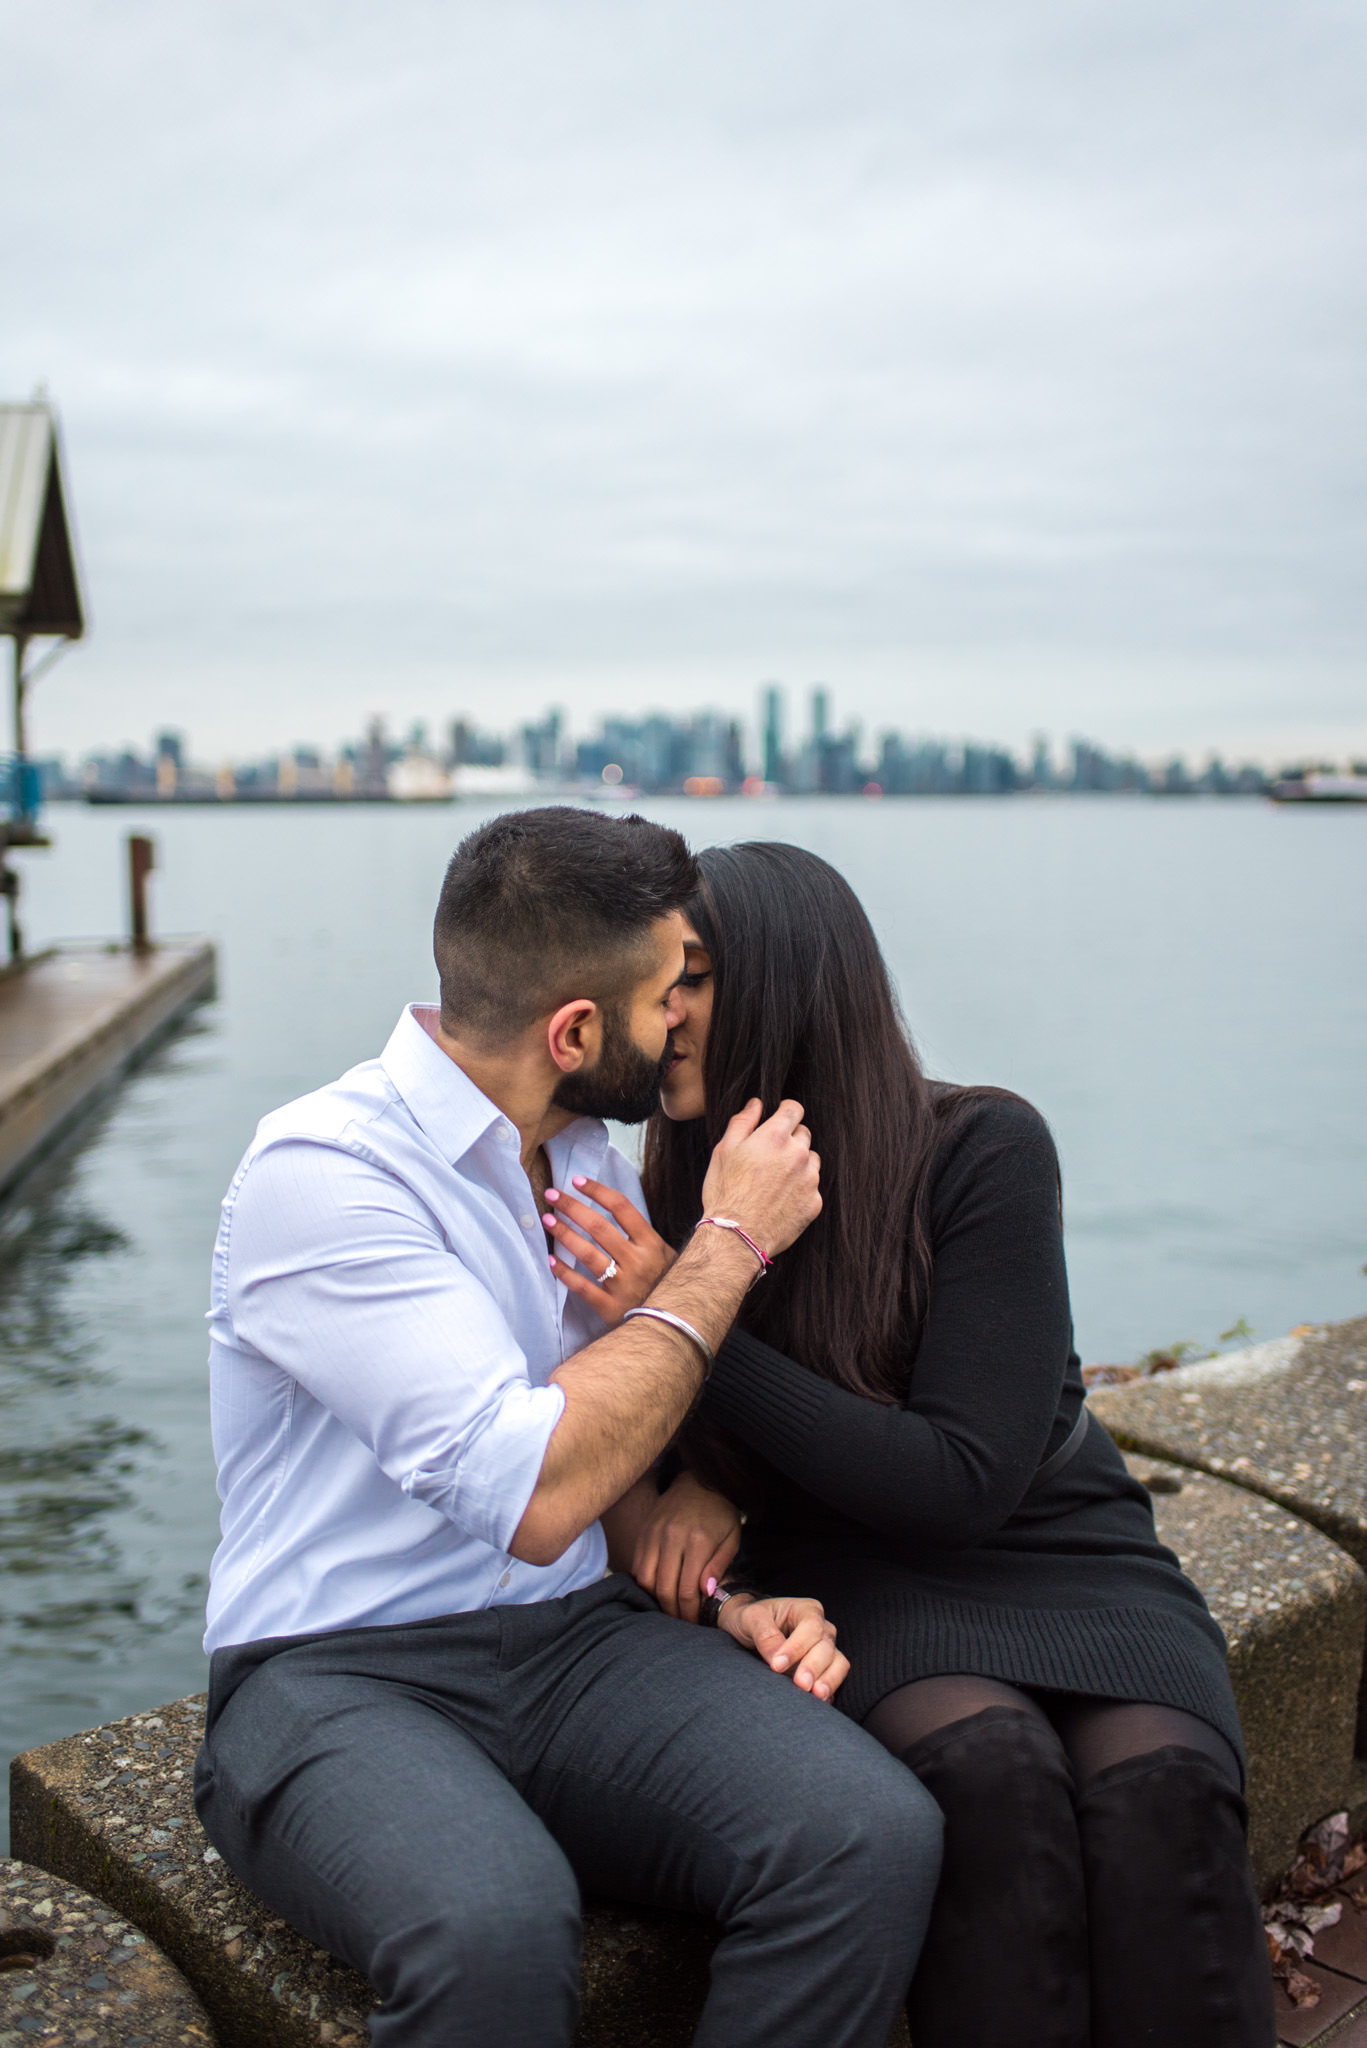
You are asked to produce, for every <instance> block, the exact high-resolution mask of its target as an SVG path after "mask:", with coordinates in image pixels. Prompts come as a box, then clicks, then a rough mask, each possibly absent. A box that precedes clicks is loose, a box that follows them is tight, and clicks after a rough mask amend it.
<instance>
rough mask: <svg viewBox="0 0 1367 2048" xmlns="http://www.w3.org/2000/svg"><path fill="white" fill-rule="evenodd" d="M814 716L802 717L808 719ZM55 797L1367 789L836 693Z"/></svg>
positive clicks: (461, 732) (133, 755)
mask: <svg viewBox="0 0 1367 2048" xmlns="http://www.w3.org/2000/svg"><path fill="white" fill-rule="evenodd" d="M799 716H800V714H799ZM40 766H41V770H42V774H43V780H44V785H45V790H46V793H47V795H48V796H49V797H69V796H74V795H79V794H87V793H91V792H94V793H96V794H100V795H111V794H116V793H118V794H123V795H132V794H134V793H138V792H142V793H145V794H147V795H149V796H162V797H172V796H179V797H181V798H184V797H185V796H187V795H191V794H198V795H200V796H203V797H208V796H218V797H229V796H237V797H243V796H262V795H280V796H290V797H293V796H301V797H306V796H320V797H321V796H337V797H341V796H346V797H351V796H361V795H369V796H380V795H386V794H388V795H396V794H397V795H404V796H408V797H429V798H435V797H438V796H441V795H450V794H453V793H465V794H481V795H487V796H497V795H499V794H506V795H507V796H508V797H509V798H510V800H512V799H515V798H518V797H521V796H525V795H527V794H532V793H534V792H535V791H537V790H538V789H549V790H557V791H562V792H569V793H574V792H579V793H589V792H592V791H594V790H597V791H598V792H599V793H600V794H603V793H607V794H612V793H621V794H624V795H625V794H629V793H632V792H636V791H639V792H640V793H642V794H647V795H649V794H667V793H671V792H675V793H683V794H687V795H721V794H758V793H761V792H766V791H767V792H775V793H782V794H796V795H805V794H817V793H821V794H831V795H858V794H864V795H870V796H883V795H888V796H899V795H916V796H926V795H1005V794H1010V793H1013V792H1016V791H1024V790H1035V791H1039V790H1052V791H1084V790H1085V791H1091V792H1102V793H1127V792H1149V793H1158V794H1169V795H1173V794H1186V793H1193V792H1201V793H1211V794H1221V795H1235V794H1258V793H1262V792H1265V791H1266V790H1267V789H1269V788H1270V787H1271V786H1272V784H1273V783H1274V781H1276V780H1277V779H1278V778H1279V777H1286V776H1294V775H1296V774H1298V773H1299V772H1301V771H1303V770H1305V769H1307V768H1311V767H1323V768H1330V767H1349V768H1351V769H1354V770H1355V771H1356V772H1357V773H1359V774H1367V761H1362V760H1348V761H1344V762H1328V761H1324V760H1323V759H1318V758H1316V757H1314V756H1306V755H1302V756H1300V757H1297V758H1296V759H1294V760H1292V759H1283V760H1280V761H1277V762H1270V763H1269V762H1265V763H1254V762H1249V761H1238V760H1236V761H1225V760H1224V759H1223V757H1221V756H1220V755H1218V754H1215V755H1212V756H1210V757H1209V758H1208V759H1206V760H1204V761H1199V762H1193V761H1190V760H1188V759H1187V757H1186V756H1184V755H1183V754H1182V753H1181V752H1180V750H1170V751H1169V752H1168V753H1166V754H1165V755H1164V756H1163V757H1162V758H1161V759H1159V760H1155V761H1144V760H1142V759H1141V758H1140V757H1139V756H1138V755H1136V754H1134V753H1123V754H1122V753H1116V752H1112V751H1110V750H1107V749H1105V748H1102V747H1099V746H1097V745H1096V744H1095V743H1094V742H1091V741H1087V740H1082V739H1072V740H1071V741H1069V742H1067V743H1066V744H1065V745H1063V746H1061V747H1060V746H1058V745H1056V744H1051V742H1050V740H1049V738H1048V737H1047V736H1046V735H1044V734H1036V736H1035V738H1034V742H1033V744H1032V746H1031V748H1030V749H1029V750H1028V752H1027V753H1025V754H1022V753H1019V752H1017V751H1015V750H1013V749H1011V748H1010V747H1006V746H1002V745H998V744H994V743H991V742H985V741H982V740H974V739H970V738H963V737H961V738H958V739H948V738H945V737H943V736H931V735H926V734H911V735H908V734H905V733H900V732H898V731H896V730H895V729H883V730H880V731H878V732H875V733H866V732H865V731H864V729H863V727H862V725H861V722H860V721H858V720H854V721H845V722H843V723H841V722H840V721H839V720H838V719H837V717H836V716H835V714H834V708H833V705H832V701H831V693H830V692H829V691H828V690H827V689H825V688H823V687H820V686H818V687H816V688H815V689H813V690H812V691H811V692H810V693H809V694H808V699H807V704H806V722H805V727H804V726H800V723H799V717H794V716H793V715H792V713H791V712H790V707H789V704H788V699H787V693H786V692H785V691H784V689H783V688H782V686H780V685H777V684H772V683H771V684H769V685H766V686H765V688H764V690H763V691H762V693H761V697H760V703H759V707H758V715H757V718H756V720H755V721H754V727H753V733H750V732H747V729H746V727H745V725H744V724H743V723H742V722H741V721H740V720H737V719H732V718H728V717H726V716H725V715H724V714H721V713H719V712H717V711H715V710H713V709H708V708H699V709H698V710H696V711H694V712H692V713H689V714H686V715H684V716H673V717H671V716H668V715H666V714H664V713H661V712H656V713H650V714H647V715H645V716H643V717H642V716H637V717H634V718H633V717H630V716H627V715H622V714H617V715H608V716H606V717H604V718H602V719H600V720H599V721H598V723H597V727H596V729H595V730H592V731H589V732H583V733H581V732H576V731H575V730H574V729H573V728H572V727H571V726H570V724H569V722H568V721H567V719H566V718H565V717H564V715H563V713H562V712H561V711H559V710H554V709H552V710H550V711H548V712H546V713H545V714H544V715H543V716H542V718H540V719H539V720H535V721H529V722H526V723H523V724H522V725H520V726H515V727H513V728H512V729H511V730H508V729H505V730H502V731H499V730H494V729H492V728H490V727H488V726H481V725H479V724H477V723H476V722H475V721H474V720H472V719H471V718H469V717H465V716H456V717H453V718H451V719H450V720H448V721H446V723H445V726H444V729H443V730H442V731H440V732H438V733H435V734H434V733H433V732H432V731H431V730H430V728H429V727H428V726H427V724H426V723H425V722H424V721H415V722H413V723H412V724H410V726H409V727H408V730H407V732H406V733H400V732H394V731H391V730H390V729H389V728H388V726H387V724H386V722H385V721H384V720H383V719H381V718H378V717H377V718H375V719H372V720H371V721H370V723H369V725H368V727H367V730H366V732H365V734H364V735H363V736H361V737H359V738H353V739H351V740H346V741H343V742H341V743H339V744H337V745H335V746H334V747H332V748H326V747H323V746H320V745H317V744H309V743H301V744H299V745H297V746H295V747H293V748H289V749H283V750H279V751H277V752H275V753H272V754H268V755H265V756H258V757H257V758H255V759H245V760H244V759H241V758H237V759H232V760H230V759H220V760H219V761H218V762H217V763H206V762H205V761H204V760H203V759H200V758H197V757H196V753H195V749H194V746H193V743H192V742H191V741H188V740H187V736H186V735H185V734H184V733H183V732H181V731H178V730H166V731H163V732H161V733H160V734H159V735H157V738H156V741H155V745H154V748H153V750H152V751H151V752H149V753H146V754H143V753H140V752H139V751H138V750H136V749H134V748H125V749H122V750H119V751H107V750H106V751H100V750H92V751H90V752H88V753H87V754H85V755H84V756H83V757H82V759H81V760H80V761H79V762H77V763H67V762H63V761H62V760H61V759H60V758H59V757H52V756H49V757H47V758H46V759H45V760H44V761H42V763H41V764H40Z"/></svg>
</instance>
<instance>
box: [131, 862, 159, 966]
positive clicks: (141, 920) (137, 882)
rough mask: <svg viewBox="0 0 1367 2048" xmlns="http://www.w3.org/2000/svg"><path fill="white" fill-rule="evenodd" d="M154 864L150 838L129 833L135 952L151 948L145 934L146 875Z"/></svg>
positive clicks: (147, 951)
mask: <svg viewBox="0 0 1367 2048" xmlns="http://www.w3.org/2000/svg"><path fill="white" fill-rule="evenodd" d="M156 864H157V863H156V856H155V852H154V849H153V846H152V842H151V840H150V839H144V838H143V837H142V835H141V833H138V832H134V833H131V834H130V835H129V840H128V902H129V910H130V914H131V915H130V922H131V925H132V933H133V951H134V952H135V953H150V952H151V950H152V941H151V939H150V938H149V937H148V935H147V877H148V875H149V874H150V873H151V872H152V869H153V868H154V867H155V866H156Z"/></svg>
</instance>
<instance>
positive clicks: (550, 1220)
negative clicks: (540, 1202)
mask: <svg viewBox="0 0 1367 2048" xmlns="http://www.w3.org/2000/svg"><path fill="white" fill-rule="evenodd" d="M541 1221H542V1222H543V1223H546V1224H550V1223H554V1221H555V1217H554V1216H553V1214H552V1213H551V1211H550V1210H549V1209H548V1210H547V1211H546V1213H545V1215H544V1216H543V1217H542V1219H541Z"/></svg>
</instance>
